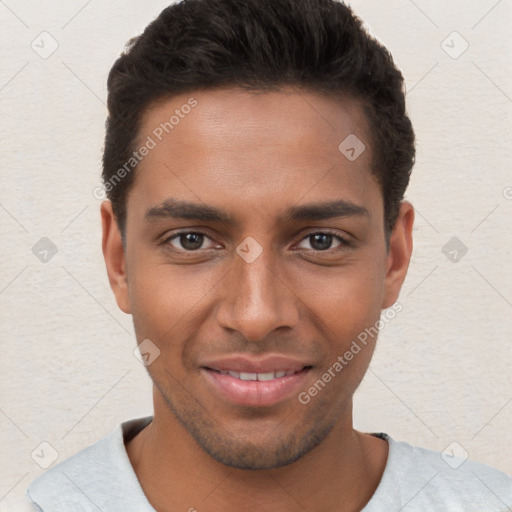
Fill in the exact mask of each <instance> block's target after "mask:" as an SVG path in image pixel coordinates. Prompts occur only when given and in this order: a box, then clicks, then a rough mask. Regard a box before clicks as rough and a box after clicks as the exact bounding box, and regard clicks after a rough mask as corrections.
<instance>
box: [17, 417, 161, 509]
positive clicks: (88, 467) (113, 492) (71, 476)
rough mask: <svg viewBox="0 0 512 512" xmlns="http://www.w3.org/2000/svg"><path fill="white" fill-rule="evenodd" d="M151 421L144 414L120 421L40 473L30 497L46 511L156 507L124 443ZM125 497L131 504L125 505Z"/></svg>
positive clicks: (29, 491) (29, 492)
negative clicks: (128, 436)
mask: <svg viewBox="0 0 512 512" xmlns="http://www.w3.org/2000/svg"><path fill="white" fill-rule="evenodd" d="M149 421H150V418H141V419H137V420H131V421H129V422H125V423H121V424H119V425H118V426H117V427H116V428H115V429H114V430H113V431H112V432H111V433H110V434H108V435H107V436H106V437H104V438H103V439H101V440H99V441H98V442H96V443H95V444H93V445H91V446H88V447H86V448H84V449H83V450H81V451H79V452H78V453H77V454H75V455H73V456H72V457H69V458H68V459H66V460H64V461H63V462H61V463H60V464H57V465H56V466H54V467H52V468H50V469H48V470H47V471H45V472H44V473H43V474H42V475H40V476H39V477H38V478H37V479H36V480H34V481H33V482H32V483H31V484H30V486H29V487H28V489H27V495H28V497H29V498H30V499H31V500H32V501H33V502H34V503H35V504H36V505H37V506H38V507H39V508H40V509H41V510H42V511H44V512H53V511H62V510H76V511H89V510H91V511H92V510H94V511H97V510H98V508H99V509H100V510H112V511H114V510H132V509H133V510H140V511H144V510H148V511H151V510H153V509H152V508H148V507H149V503H148V502H147V500H146V498H145V496H144V493H143V491H142V489H141V487H140V484H139V482H138V480H137V477H136V475H135V472H134V471H133V468H132V467H131V464H130V461H129V459H128V455H127V453H126V449H125V446H124V436H125V434H126V432H127V431H128V430H130V429H132V428H134V427H138V428H140V427H142V428H143V426H145V424H147V423H149ZM126 501H129V506H127V507H126V508H123V503H125V502H126ZM132 507H136V508H132Z"/></svg>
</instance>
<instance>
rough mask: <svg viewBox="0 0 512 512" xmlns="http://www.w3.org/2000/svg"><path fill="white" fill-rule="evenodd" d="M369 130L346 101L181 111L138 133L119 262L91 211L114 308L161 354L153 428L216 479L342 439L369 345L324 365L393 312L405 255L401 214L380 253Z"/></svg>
mask: <svg viewBox="0 0 512 512" xmlns="http://www.w3.org/2000/svg"><path fill="white" fill-rule="evenodd" d="M191 98H193V99H192V100H191ZM194 102H196V103H195V106H194V107H193V108H190V109H188V108H182V107H183V105H186V104H189V105H191V104H193V103H194ZM176 110H178V111H179V112H180V113H181V115H179V116H178V117H179V121H178V122H176V123H175V124H173V127H172V129H169V127H168V131H169V133H168V134H167V133H166V132H165V131H163V134H162V133H160V132H162V129H161V126H162V125H161V123H165V122H166V121H169V119H170V117H171V116H172V115H173V114H175V113H176ZM185 112H187V113H186V114H185ZM174 121H176V119H175V120H174ZM158 127H160V130H158ZM155 130H157V131H156V132H155ZM155 133H157V134H159V136H158V137H157V136H156V135H155ZM368 133H369V131H368V127H367V125H366V121H365V118H364V115H363V114H362V110H361V108H360V106H359V105H358V103H357V102H356V101H355V100H350V99H347V100H345V101H342V100H339V99H337V100H336V99H332V98H326V97H322V96H319V95H317V94H314V93H308V92H304V91H301V92H299V91H296V90H292V89H283V90H282V91H280V92H271V93H270V92H266V93H258V94H255V93H249V92H246V91H242V90H238V89H233V90H216V91H198V92H197V93H194V94H190V95H183V96H176V97H173V98H172V99H166V100H163V101H160V102H158V103H156V104H154V105H153V106H152V107H151V108H150V109H148V111H147V112H146V115H145V117H144V120H143V123H142V126H141V131H140V134H139V135H140V136H139V141H140V144H143V143H145V142H147V141H148V140H149V139H148V137H151V138H152V139H153V141H154V142H155V146H154V147H153V148H152V149H151V150H150V151H149V152H148V153H147V155H146V156H144V158H143V159H142V161H141V162H140V164H139V167H138V168H137V170H136V179H135V182H134V185H133V187H132V188H131V190H130V192H129V195H128V198H127V222H126V249H125V251H123V247H122V243H121V237H120V235H119V231H118V229H117V226H116V225H115V222H114V219H113V216H112V210H111V207H110V203H108V202H105V203H104V204H103V206H102V216H103V227H104V239H103V248H104V253H105V258H106V262H107V270H108V273H109V278H110V282H111V285H112V288H113V290H114V292H115V295H116V299H117V302H118V304H119V306H120V307H121V309H122V310H123V311H125V312H126V313H131V314H132V315H133V322H134V327H135V332H136V336H137V341H138V343H141V342H142V341H143V340H146V339H149V340H151V342H152V343H153V344H154V345H155V346H156V347H158V349H159V350H160V355H159V356H158V357H157V358H156V359H155V360H154V361H153V362H152V363H151V364H150V365H149V366H148V371H149V374H150V376H151V378H152V380H153V382H154V385H155V393H157V394H158V395H159V398H160V400H156V402H155V403H156V404H160V405H155V417H156V416H157V415H158V414H159V411H158V410H157V407H162V408H167V411H166V412H168V411H169V409H170V410H171V411H172V413H173V414H174V416H175V418H177V419H178V420H179V422H180V423H181V425H182V426H184V427H185V429H186V430H187V431H188V432H189V433H190V434H191V435H192V436H193V438H194V439H195V441H196V442H197V443H198V444H199V446H201V447H202V448H203V449H204V450H205V451H206V452H207V453H208V454H209V455H211V456H212V457H213V458H214V459H216V460H217V461H220V462H222V463H224V464H226V465H229V466H234V467H238V468H251V469H264V468H273V467H280V466H283V465H286V464H289V463H291V462H293V461H295V460H297V459H298V458H299V457H301V456H302V455H304V454H306V453H308V452H309V451H310V450H312V449H313V448H314V447H315V446H317V445H318V444H319V443H321V442H322V441H323V440H324V439H326V437H327V436H328V434H329V433H330V432H331V431H332V429H333V428H334V427H335V426H337V425H338V426H339V425H345V426H348V425H350V427H351V406H352V395H353V393H354V391H355V390H356V388H357V386H358V385H359V383H360V381H361V379H362V378H363V375H364V373H365V371H366V369H367V367H368V364H369V362H370V359H371V356H372V353H373V349H374V345H375V341H376V340H375V338H372V337H368V339H367V342H366V345H365V346H363V347H362V350H360V351H359V352H358V353H357V354H356V355H354V356H353V358H352V359H351V360H350V361H346V360H345V364H344V365H343V368H342V369H341V370H339V371H336V368H339V367H337V366H336V365H335V363H336V361H339V359H338V358H339V357H340V356H343V354H345V353H346V352H347V350H349V349H350V347H351V344H352V342H353V341H354V340H356V339H357V337H358V335H359V334H360V333H361V332H363V331H364V330H365V329H366V328H369V327H373V326H374V325H375V324H376V322H377V321H378V320H379V316H380V312H381V310H382V309H383V308H386V307H389V306H391V305H392V304H393V303H394V302H395V300H396V299H397V297H398V292H399V289H400V286H401V284H402V282H403V279H404V277H405V273H406V270H407V265H408V262H409V257H410V252H411V240H410V232H411V229H412V215H413V214H412V208H411V207H410V205H408V204H407V203H404V205H403V206H402V209H401V213H400V217H399V220H398V222H397V225H396V227H395V230H394V231H393V233H392V234H391V238H390V246H389V249H387V248H386V241H385V235H384V217H383V213H384V208H383V199H382V194H381V190H380V188H379V186H378V184H377V181H376V180H375V178H374V176H373V175H372V174H371V172H370V165H371V148H370V141H369V136H368ZM350 134H355V135H356V136H357V137H358V138H359V139H360V140H361V141H362V142H363V143H364V144H365V149H364V151H363V152H362V153H361V154H360V155H359V156H358V157H357V158H355V159H354V158H353V156H354V152H352V151H350V148H348V153H347V149H346V148H345V153H343V152H342V151H340V149H339V145H340V143H341V142H342V141H344V140H345V139H346V138H347V137H348V136H349V135H350ZM160 138H161V140H160ZM349 140H350V139H349ZM150 145H152V144H150ZM360 147H362V146H359V147H358V148H360ZM358 148H356V152H355V154H357V152H359V151H357V149H358ZM342 149H343V148H342ZM347 155H348V156H350V157H351V158H347ZM150 346H153V345H150ZM329 369H330V370H329ZM333 369H334V370H333ZM326 372H327V373H330V375H331V379H330V381H328V382H325V381H326V380H327V379H326V378H325V376H324V374H325V373H326ZM333 373H334V376H332V375H333ZM322 376H324V378H323V381H322V382H323V385H319V384H318V381H319V380H322ZM315 383H316V390H317V392H316V393H314V391H313V392H310V391H309V390H311V389H312V388H315ZM306 395H307V396H308V397H309V398H310V399H309V400H306ZM300 397H302V399H301V398H300ZM306 402H307V403H306Z"/></svg>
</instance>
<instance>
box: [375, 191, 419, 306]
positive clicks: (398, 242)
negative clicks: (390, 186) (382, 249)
mask: <svg viewBox="0 0 512 512" xmlns="http://www.w3.org/2000/svg"><path fill="white" fill-rule="evenodd" d="M413 224H414V208H413V206H412V205H411V203H409V202H407V201H404V202H403V203H402V204H401V206H400V213H399V215H398V219H397V221H396V224H395V227H394V228H393V232H392V233H391V236H390V239H389V250H388V256H387V262H386V277H385V294H384V302H383V305H382V308H383V309H385V308H389V307H390V306H392V305H393V304H394V303H395V302H396V301H397V299H398V296H399V294H400V289H401V288H402V284H403V282H404V280H405V276H406V275H407V269H408V268H409V262H410V260H411V254H412V227H413Z"/></svg>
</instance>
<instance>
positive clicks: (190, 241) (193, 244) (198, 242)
mask: <svg viewBox="0 0 512 512" xmlns="http://www.w3.org/2000/svg"><path fill="white" fill-rule="evenodd" d="M206 240H210V237H209V236H208V235H206V234H205V233H200V232H197V231H186V232H182V233H177V234H174V235H172V236H170V237H168V238H167V239H166V240H165V241H164V243H166V244H169V245H170V246H171V247H172V248H173V249H176V250H177V251H184V252H192V251H197V250H199V249H211V248H212V247H203V245H204V243H205V241H206ZM212 246H213V244H212Z"/></svg>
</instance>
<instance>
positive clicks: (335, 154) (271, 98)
mask: <svg viewBox="0 0 512 512" xmlns="http://www.w3.org/2000/svg"><path fill="white" fill-rule="evenodd" d="M150 140H151V142H149V141H150ZM148 143H149V144H148ZM144 144H147V145H151V146H152V149H151V150H150V151H148V152H147V154H146V156H144V158H143V159H142V160H141V161H140V163H139V165H138V168H137V171H136V179H135V183H134V186H133V188H132V190H131V191H130V195H129V199H130V196H135V197H138V198H139V199H140V200H141V199H142V198H143V200H144V202H145V203H147V206H148V207H149V206H152V205H156V204H159V203H160V202H162V201H164V200H165V199H167V198H168V197H170V196H172V197H173V198H180V199H188V200H193V201H195V202H197V201H201V202H204V203H207V204H212V205H215V206H225V207H226V208H227V209H231V210H232V211H231V212H230V213H235V212H236V211H238V213H240V214H242V212H245V213H248V212H250V209H251V207H252V208H255V209H256V210H260V213H261V205H264V210H265V212H266V213H268V214H269V215H270V214H271V211H272V208H273V207H276V208H277V207H279V206H280V205H285V204H286V206H289V205H290V204H296V203H298V202H300V199H301V198H304V202H313V201H317V200H336V199H344V200H348V201H352V202H354V203H356V204H359V203H364V204H365V206H366V207H368V205H370V206H371V205H372V204H373V207H374V208H375V209H376V210H381V209H382V198H381V197H380V189H379V187H378V185H377V182H376V180H375V178H374V176H373V175H372V174H371V172H370V166H371V148H370V142H369V130H368V126H367V121H366V118H365V116H364V113H363V110H362V107H361V105H360V104H359V103H358V102H357V101H356V100H354V99H349V98H345V99H334V98H332V97H326V96H321V95H318V94H316V93H311V92H306V91H300V90H296V89H292V88H288V89H283V90H280V91H278V92H258V93H254V92H248V91H243V90H241V89H221V90H207V91H195V92H192V93H190V94H183V95H179V96H174V97H172V98H168V99H163V100H160V101H158V102H156V103H154V104H152V105H151V107H150V108H148V109H147V111H146V112H145V114H144V116H143V119H142V122H141V127H140V131H139V137H138V146H141V145H144ZM368 209H371V208H368Z"/></svg>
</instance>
